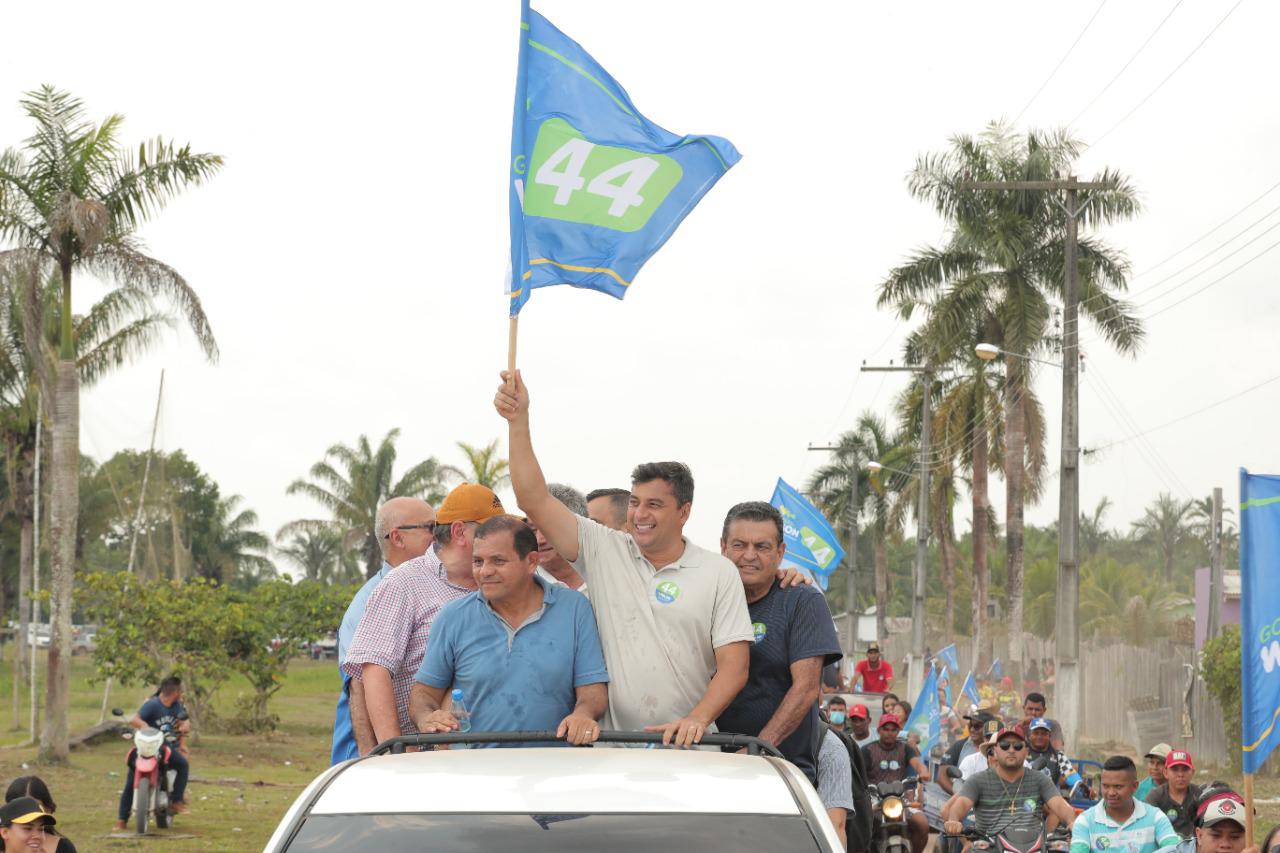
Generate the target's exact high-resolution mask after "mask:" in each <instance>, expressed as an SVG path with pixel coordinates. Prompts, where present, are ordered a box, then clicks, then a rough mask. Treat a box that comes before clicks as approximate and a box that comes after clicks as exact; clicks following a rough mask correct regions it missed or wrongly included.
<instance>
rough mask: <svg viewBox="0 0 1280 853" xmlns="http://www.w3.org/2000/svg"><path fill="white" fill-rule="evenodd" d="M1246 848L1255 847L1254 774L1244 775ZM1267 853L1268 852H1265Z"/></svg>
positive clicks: (1264, 852)
mask: <svg viewBox="0 0 1280 853" xmlns="http://www.w3.org/2000/svg"><path fill="white" fill-rule="evenodd" d="M1244 846H1245V847H1252V846H1253V774H1252V773H1246V774H1244ZM1263 853H1266V851H1263Z"/></svg>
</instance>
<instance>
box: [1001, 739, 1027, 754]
mask: <svg viewBox="0 0 1280 853" xmlns="http://www.w3.org/2000/svg"><path fill="white" fill-rule="evenodd" d="M996 746H998V747H1000V749H1001V750H1003V751H1004V752H1022V750H1024V749H1026V748H1027V745H1026V744H1025V743H1023V742H1022V741H1020V740H1004V741H1001V742H1000V743H998V744H996Z"/></svg>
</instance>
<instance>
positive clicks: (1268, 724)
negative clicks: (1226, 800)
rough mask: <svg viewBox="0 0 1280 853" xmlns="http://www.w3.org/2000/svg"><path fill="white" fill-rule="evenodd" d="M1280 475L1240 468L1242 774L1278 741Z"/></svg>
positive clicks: (1257, 764)
mask: <svg viewBox="0 0 1280 853" xmlns="http://www.w3.org/2000/svg"><path fill="white" fill-rule="evenodd" d="M1277 565H1280V477H1274V476H1266V475H1262V474H1250V473H1249V472H1248V471H1246V470H1244V469H1243V468H1241V469H1240V656H1241V658H1242V668H1243V676H1244V678H1243V685H1244V691H1243V693H1242V695H1241V697H1240V698H1241V703H1240V704H1241V708H1242V712H1243V713H1242V716H1243V718H1244V719H1243V723H1244V730H1243V736H1242V740H1243V750H1244V756H1243V757H1244V762H1243V763H1244V772H1245V773H1255V772H1257V770H1258V768H1259V767H1261V766H1262V763H1263V762H1264V761H1266V760H1267V756H1268V755H1270V754H1271V751H1272V750H1273V749H1275V748H1276V744H1277V743H1280V723H1278V721H1280V584H1278V583H1276V567H1277Z"/></svg>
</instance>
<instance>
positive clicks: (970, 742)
mask: <svg viewBox="0 0 1280 853" xmlns="http://www.w3.org/2000/svg"><path fill="white" fill-rule="evenodd" d="M993 719H994V718H993V717H992V716H991V715H990V714H987V713H986V712H984V711H978V710H971V711H969V713H968V714H966V715H965V720H967V721H968V723H969V736H968V737H967V738H965V739H964V740H959V741H956V742H955V743H953V744H952V745H951V749H949V750H947V754H946V757H945V758H943V759H942V763H943V764H944V765H946V766H948V767H959V766H960V762H962V761H964V760H965V759H966V758H968V757H969V756H970V755H973V754H975V753H977V752H980V751H981V750H982V745H983V744H984V743H985V742H986V740H987V739H988V738H989V737H991V735H993V734H995V731H991V732H988V731H987V730H986V724H987V723H988V722H991V721H992V720H993ZM997 730H998V729H997ZM938 784H939V785H941V786H942V789H943V790H944V791H946V792H947V793H948V794H954V793H955V788H954V787H953V786H954V784H955V783H954V782H953V781H952V780H951V778H950V777H949V776H947V774H945V773H942V774H940V775H939V776H938Z"/></svg>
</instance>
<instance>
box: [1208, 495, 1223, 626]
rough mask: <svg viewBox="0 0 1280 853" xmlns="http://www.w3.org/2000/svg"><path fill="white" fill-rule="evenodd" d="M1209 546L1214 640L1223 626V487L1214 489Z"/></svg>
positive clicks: (1210, 621) (1210, 623)
mask: <svg viewBox="0 0 1280 853" xmlns="http://www.w3.org/2000/svg"><path fill="white" fill-rule="evenodd" d="M1210 535H1211V537H1212V540H1211V542H1210V546H1209V554H1210V562H1209V626H1208V627H1209V630H1208V634H1207V636H1206V638H1205V639H1209V640H1212V639H1213V638H1214V637H1216V636H1218V632H1219V631H1220V630H1221V628H1222V489H1221V488H1216V489H1214V490H1213V529H1212V530H1211V531H1210Z"/></svg>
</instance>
